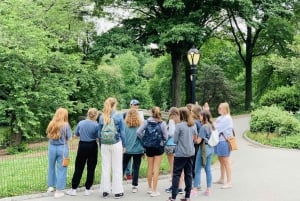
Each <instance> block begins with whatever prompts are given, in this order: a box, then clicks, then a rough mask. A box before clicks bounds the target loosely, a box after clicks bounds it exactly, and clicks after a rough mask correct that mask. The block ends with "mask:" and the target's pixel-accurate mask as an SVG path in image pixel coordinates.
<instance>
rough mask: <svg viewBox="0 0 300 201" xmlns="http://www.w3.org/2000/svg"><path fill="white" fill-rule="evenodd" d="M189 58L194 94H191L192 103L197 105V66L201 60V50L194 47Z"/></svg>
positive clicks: (189, 53) (188, 55) (188, 54)
mask: <svg viewBox="0 0 300 201" xmlns="http://www.w3.org/2000/svg"><path fill="white" fill-rule="evenodd" d="M187 58H188V61H189V64H190V66H191V69H190V79H191V82H192V93H191V96H192V103H193V104H195V103H196V79H197V64H198V62H199V59H200V52H199V50H198V49H196V48H195V47H192V48H191V49H190V50H189V51H188V53H187Z"/></svg>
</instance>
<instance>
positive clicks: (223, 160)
mask: <svg viewBox="0 0 300 201" xmlns="http://www.w3.org/2000/svg"><path fill="white" fill-rule="evenodd" d="M218 112H219V114H220V116H219V117H218V118H217V119H216V122H215V125H216V129H218V131H219V133H220V135H219V137H220V142H219V144H218V145H217V146H216V147H215V153H216V154H217V156H218V160H219V162H220V171H221V175H220V179H219V180H218V181H216V182H215V183H216V184H223V186H222V187H221V188H223V189H228V188H231V187H232V182H231V162H230V148H229V145H228V143H227V141H226V138H228V137H231V136H233V121H232V118H231V115H230V109H229V104H228V103H226V102H224V103H221V104H220V105H219V108H218ZM225 176H226V180H225Z"/></svg>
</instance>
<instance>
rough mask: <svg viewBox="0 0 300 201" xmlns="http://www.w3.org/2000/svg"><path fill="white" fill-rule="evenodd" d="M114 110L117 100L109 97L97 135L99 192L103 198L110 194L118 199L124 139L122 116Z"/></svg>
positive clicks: (121, 193) (121, 182)
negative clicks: (99, 153) (99, 154)
mask: <svg viewBox="0 0 300 201" xmlns="http://www.w3.org/2000/svg"><path fill="white" fill-rule="evenodd" d="M116 108H117V99H115V98H112V97H109V98H107V99H106V100H105V102H104V107H103V110H102V115H101V116H100V118H99V129H98V133H99V143H100V146H101V159H102V165H101V166H102V172H101V187H100V191H101V192H102V195H103V198H107V197H108V196H109V194H110V192H112V193H113V194H114V197H115V198H117V199H118V198H121V197H123V196H124V188H123V179H122V175H123V153H124V152H125V151H126V150H125V145H126V138H125V125H124V120H123V116H122V114H118V113H117V112H116Z"/></svg>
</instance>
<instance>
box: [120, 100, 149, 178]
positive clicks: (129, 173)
mask: <svg viewBox="0 0 300 201" xmlns="http://www.w3.org/2000/svg"><path fill="white" fill-rule="evenodd" d="M139 106H140V102H139V101H138V100H136V99H132V100H131V101H130V109H136V110H138V113H139V116H140V119H141V122H143V121H144V120H145V119H144V113H143V111H142V110H139ZM126 114H127V112H124V114H123V118H124V119H125V118H126ZM131 169H132V168H131V160H129V162H128V164H127V166H126V170H125V179H126V180H130V179H132V171H131Z"/></svg>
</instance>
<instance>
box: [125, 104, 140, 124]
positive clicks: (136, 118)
mask: <svg viewBox="0 0 300 201" xmlns="http://www.w3.org/2000/svg"><path fill="white" fill-rule="evenodd" d="M125 123H126V124H127V125H128V127H138V126H140V125H141V124H142V120H141V117H140V115H139V112H138V110H137V109H134V108H132V109H130V110H129V111H128V112H127V114H126V117H125Z"/></svg>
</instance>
